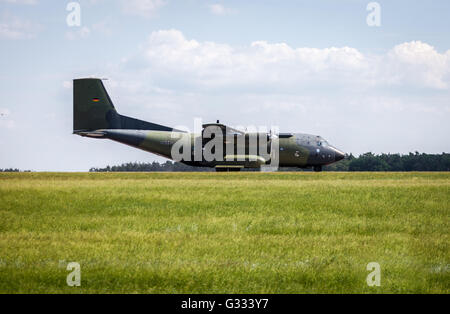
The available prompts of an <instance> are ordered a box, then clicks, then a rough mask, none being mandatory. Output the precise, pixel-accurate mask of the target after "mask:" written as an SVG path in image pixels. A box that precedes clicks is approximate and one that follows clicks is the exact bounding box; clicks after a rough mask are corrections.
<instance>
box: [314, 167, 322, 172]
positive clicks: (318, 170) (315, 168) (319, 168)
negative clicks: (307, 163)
mask: <svg viewBox="0 0 450 314" xmlns="http://www.w3.org/2000/svg"><path fill="white" fill-rule="evenodd" d="M313 169H314V171H315V172H322V166H314V168H313Z"/></svg>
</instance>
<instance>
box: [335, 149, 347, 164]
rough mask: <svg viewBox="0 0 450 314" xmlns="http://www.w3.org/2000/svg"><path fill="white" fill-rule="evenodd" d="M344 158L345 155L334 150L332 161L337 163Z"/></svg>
mask: <svg viewBox="0 0 450 314" xmlns="http://www.w3.org/2000/svg"><path fill="white" fill-rule="evenodd" d="M344 158H345V153H343V152H341V151H340V150H338V149H336V150H335V153H334V161H339V160H342V159H344Z"/></svg>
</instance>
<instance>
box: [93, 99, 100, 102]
mask: <svg viewBox="0 0 450 314" xmlns="http://www.w3.org/2000/svg"><path fill="white" fill-rule="evenodd" d="M92 101H93V102H99V101H100V99H98V98H92Z"/></svg>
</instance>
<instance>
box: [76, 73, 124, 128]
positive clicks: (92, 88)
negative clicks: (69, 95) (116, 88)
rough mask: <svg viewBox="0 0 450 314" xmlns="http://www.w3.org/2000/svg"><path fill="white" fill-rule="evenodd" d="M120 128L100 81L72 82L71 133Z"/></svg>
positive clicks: (115, 113)
mask: <svg viewBox="0 0 450 314" xmlns="http://www.w3.org/2000/svg"><path fill="white" fill-rule="evenodd" d="M118 128H120V117H119V114H118V113H117V111H116V109H115V108H114V105H113V103H112V101H111V99H110V98H109V96H108V93H107V92H106V89H105V86H103V82H102V81H101V80H100V79H77V80H74V81H73V132H74V133H77V132H82V131H92V130H99V129H118Z"/></svg>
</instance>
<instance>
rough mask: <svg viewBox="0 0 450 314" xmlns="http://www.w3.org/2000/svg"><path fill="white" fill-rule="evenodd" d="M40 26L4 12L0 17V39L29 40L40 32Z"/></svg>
mask: <svg viewBox="0 0 450 314" xmlns="http://www.w3.org/2000/svg"><path fill="white" fill-rule="evenodd" d="M41 28H42V27H41V26H40V25H38V24H34V23H32V22H30V21H28V20H24V19H22V18H19V17H16V16H13V15H11V14H9V13H8V12H4V13H3V14H2V15H1V16H0V38H3V39H30V38H34V37H35V36H36V34H37V33H38V32H39V31H40V30H41Z"/></svg>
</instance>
